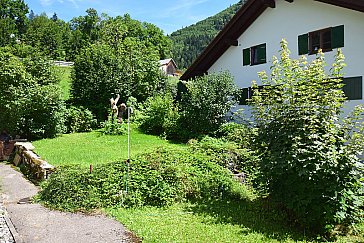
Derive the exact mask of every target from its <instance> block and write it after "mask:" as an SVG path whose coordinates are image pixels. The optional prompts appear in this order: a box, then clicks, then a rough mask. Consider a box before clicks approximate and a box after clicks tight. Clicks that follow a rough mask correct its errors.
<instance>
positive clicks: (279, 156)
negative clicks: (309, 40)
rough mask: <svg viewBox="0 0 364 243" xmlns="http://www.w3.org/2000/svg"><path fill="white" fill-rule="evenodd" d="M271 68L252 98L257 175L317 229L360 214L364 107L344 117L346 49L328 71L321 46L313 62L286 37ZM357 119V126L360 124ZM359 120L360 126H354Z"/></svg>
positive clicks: (302, 220) (350, 220)
mask: <svg viewBox="0 0 364 243" xmlns="http://www.w3.org/2000/svg"><path fill="white" fill-rule="evenodd" d="M281 47H282V49H281V51H280V59H278V58H276V57H274V58H273V61H272V62H273V66H272V68H271V75H270V77H268V76H267V75H266V73H265V72H261V73H260V77H261V78H262V81H263V84H264V85H265V86H263V89H261V90H259V89H258V88H257V87H256V86H255V85H254V86H255V88H254V94H253V98H252V101H251V104H252V109H253V115H254V119H255V122H256V126H257V127H258V128H259V129H258V135H257V137H256V139H255V146H256V148H257V150H258V151H259V153H260V157H261V160H260V164H259V174H258V180H257V181H259V182H260V183H261V185H262V188H264V189H265V190H266V192H267V193H268V194H269V195H270V197H271V198H272V200H273V201H275V202H276V203H278V204H279V205H281V206H283V207H284V208H286V209H287V210H288V211H289V212H290V214H291V215H293V217H294V218H295V219H298V220H299V222H300V223H301V224H302V225H303V226H305V227H306V228H308V229H311V232H312V231H314V232H322V231H325V230H329V229H332V225H334V224H351V223H353V222H355V221H357V220H360V219H361V217H362V216H363V215H362V214H363V211H362V210H360V205H363V204H362V203H363V201H362V196H363V195H360V193H359V190H361V189H362V185H361V184H360V181H359V180H360V170H361V169H362V168H361V165H360V163H359V158H358V153H360V150H362V144H363V143H364V140H363V138H364V136H363V135H364V134H363V132H364V129H363V124H361V126H360V123H358V122H359V121H360V116H359V115H361V119H363V111H364V109H363V108H358V110H356V111H355V112H354V116H353V117H352V118H350V119H345V120H344V121H343V122H338V121H340V120H341V121H342V108H343V102H344V100H345V97H344V93H343V91H342V86H343V84H342V81H341V77H342V69H343V67H344V65H345V64H344V61H343V60H344V57H343V55H342V53H341V51H340V50H338V53H337V55H336V61H335V62H334V64H333V66H332V68H331V70H330V73H329V74H326V73H325V66H326V63H325V59H324V55H323V54H322V53H319V54H318V55H317V57H316V59H315V60H314V61H312V62H311V63H307V60H306V58H305V57H304V56H302V57H301V58H300V59H299V60H292V59H290V57H289V50H288V48H287V42H286V41H284V40H283V41H282V43H281ZM357 125H359V127H357ZM355 127H356V128H355Z"/></svg>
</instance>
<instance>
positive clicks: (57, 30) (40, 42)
mask: <svg viewBox="0 0 364 243" xmlns="http://www.w3.org/2000/svg"><path fill="white" fill-rule="evenodd" d="M70 34H71V30H70V28H69V26H68V24H67V23H65V22H64V21H62V20H60V19H57V20H54V19H52V18H48V17H47V15H46V14H45V13H43V14H41V15H39V16H35V17H33V18H32V19H30V20H29V23H28V25H27V32H26V34H25V36H24V39H25V42H26V43H28V44H29V45H31V46H33V47H35V48H37V49H38V50H40V51H41V52H42V53H43V54H44V55H46V56H49V57H51V58H52V59H56V60H59V59H61V60H64V59H65V58H66V48H67V40H68V38H69V35H70Z"/></svg>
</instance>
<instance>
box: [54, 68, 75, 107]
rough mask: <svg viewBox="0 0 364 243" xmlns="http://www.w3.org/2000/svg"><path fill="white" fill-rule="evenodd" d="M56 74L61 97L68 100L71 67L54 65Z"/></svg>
mask: <svg viewBox="0 0 364 243" xmlns="http://www.w3.org/2000/svg"><path fill="white" fill-rule="evenodd" d="M55 68H56V71H57V75H58V77H59V80H60V83H59V84H60V87H61V90H62V93H63V99H64V100H68V99H69V98H70V90H71V71H72V67H60V66H55Z"/></svg>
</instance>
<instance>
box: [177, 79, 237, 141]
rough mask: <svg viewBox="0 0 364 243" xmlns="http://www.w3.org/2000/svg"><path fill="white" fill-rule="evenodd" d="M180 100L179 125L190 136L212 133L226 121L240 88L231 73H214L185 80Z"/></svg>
mask: <svg viewBox="0 0 364 243" xmlns="http://www.w3.org/2000/svg"><path fill="white" fill-rule="evenodd" d="M186 86H187V91H186V92H184V93H182V99H181V101H180V110H181V117H180V128H181V129H183V130H184V131H185V132H186V133H187V134H189V136H191V137H196V136H198V135H199V134H210V133H212V132H214V131H216V130H217V129H218V128H219V126H220V125H221V124H222V123H223V122H224V120H225V116H226V114H227V112H229V111H230V110H231V109H232V107H233V105H234V104H235V103H236V101H235V93H236V91H237V89H236V86H235V84H234V81H233V78H232V77H231V76H230V74H229V73H226V72H222V73H217V74H216V73H213V74H209V75H204V76H202V77H197V78H196V79H194V80H191V81H189V82H187V83H186Z"/></svg>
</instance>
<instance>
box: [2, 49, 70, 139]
mask: <svg viewBox="0 0 364 243" xmlns="http://www.w3.org/2000/svg"><path fill="white" fill-rule="evenodd" d="M32 60H33V61H32V62H33V63H37V65H35V66H34V67H32V68H30V67H29V66H28V64H29V62H28V61H26V60H24V61H22V60H20V59H19V58H17V57H15V56H13V55H12V54H10V53H7V52H3V51H0V86H1V87H2V93H1V96H0V124H1V126H2V128H3V129H4V128H5V129H7V130H8V131H9V132H11V133H12V134H19V135H22V136H25V137H27V138H28V139H37V138H43V137H54V136H55V135H56V134H57V133H61V132H63V131H64V125H63V122H64V111H65V109H64V102H63V101H62V99H61V91H60V90H59V88H58V87H57V86H56V85H54V84H53V83H54V80H56V78H55V77H54V76H53V73H52V72H50V71H49V72H48V71H46V70H50V69H51V67H49V66H50V63H49V62H47V61H45V60H43V59H42V58H41V57H37V55H34V57H32Z"/></svg>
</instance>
